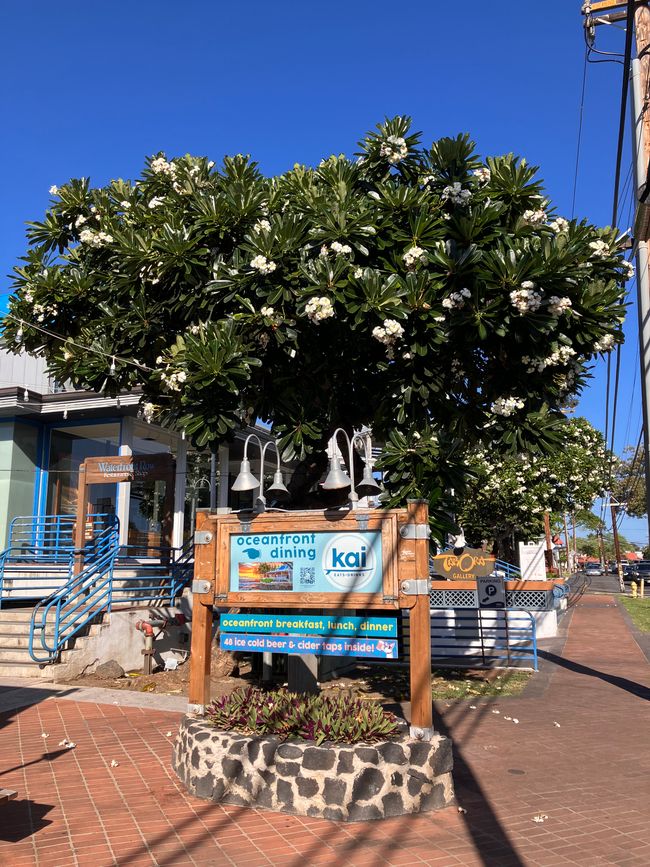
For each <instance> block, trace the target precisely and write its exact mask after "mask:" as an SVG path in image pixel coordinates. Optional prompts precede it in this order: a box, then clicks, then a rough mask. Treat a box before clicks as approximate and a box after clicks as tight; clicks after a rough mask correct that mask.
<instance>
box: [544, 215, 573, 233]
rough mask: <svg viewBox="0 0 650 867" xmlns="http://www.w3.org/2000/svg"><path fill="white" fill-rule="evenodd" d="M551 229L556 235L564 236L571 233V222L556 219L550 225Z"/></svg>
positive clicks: (560, 218)
mask: <svg viewBox="0 0 650 867" xmlns="http://www.w3.org/2000/svg"><path fill="white" fill-rule="evenodd" d="M548 227H549V229H551V230H552V231H553V232H555V234H556V235H563V234H564V233H566V232H568V231H569V221H568V220H565V219H564V217H556V218H555V219H554V220H552V221H551V222H550V223H549V224H548Z"/></svg>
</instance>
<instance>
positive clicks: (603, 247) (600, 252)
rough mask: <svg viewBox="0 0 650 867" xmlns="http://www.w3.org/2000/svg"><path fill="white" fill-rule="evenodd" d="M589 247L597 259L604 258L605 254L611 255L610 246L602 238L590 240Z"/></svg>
mask: <svg viewBox="0 0 650 867" xmlns="http://www.w3.org/2000/svg"><path fill="white" fill-rule="evenodd" d="M589 247H590V248H591V249H592V250H593V253H592V256H594V258H597V259H602V258H603V257H605V256H609V247H608V245H607V244H606V243H605V242H604V241H601V240H600V239H599V240H598V241H590V242H589Z"/></svg>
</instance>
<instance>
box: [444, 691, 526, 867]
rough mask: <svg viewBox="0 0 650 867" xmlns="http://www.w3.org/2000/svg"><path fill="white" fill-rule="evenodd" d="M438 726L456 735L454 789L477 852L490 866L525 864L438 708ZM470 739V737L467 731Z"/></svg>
mask: <svg viewBox="0 0 650 867" xmlns="http://www.w3.org/2000/svg"><path fill="white" fill-rule="evenodd" d="M488 709H489V705H485V706H484V708H482V709H481V710H480V711H479V712H478V714H477V715H476V716H475V717H474V725H473V728H474V729H476V728H477V726H478V724H479V723H480V720H481V718H482V717H483V716H484V715H485V714H487V712H488ZM434 727H435V730H436V732H438V733H439V734H441V735H445V736H446V737H448V738H451V739H452V745H453V751H454V769H453V778H454V789H455V791H456V800H457V801H458V803H459V805H460V807H461V808H463V809H465V810H466V811H467V812H466V813H463V821H464V822H465V827H466V828H467V830H468V832H469V834H470V835H471V837H472V840H473V841H474V845H475V847H476V853H477V855H478V857H479V858H480V859H481V861H482V862H483V864H484V865H486V867H524V862H523V861H522V860H521V858H520V857H519V854H518V852H517V850H516V849H515V847H514V844H513V843H512V841H511V840H510V837H509V836H508V834H507V832H506V830H505V828H504V827H503V825H502V824H501V822H500V821H499V819H498V817H497V815H496V813H495V812H494V810H493V809H492V807H491V806H490V802H489V800H488V799H487V797H486V795H485V792H484V791H483V789H482V787H481V784H480V783H479V781H478V780H477V778H476V776H475V775H474V773H473V771H472V769H471V767H470V766H469V765H468V763H467V762H466V761H465V758H464V756H463V750H462V747H461V746H459V743H458V741H457V740H454V739H453V736H452V733H451V728H450V727H449V726H448V725H447V724H446V723H445V721H444V720H443V718H442V717H441V716H440V714H439V713H438V712H437V711H436V710H435V708H434ZM465 739H466V740H467V741H468V742H469V740H470V738H469V737H468V736H467V735H466V736H465Z"/></svg>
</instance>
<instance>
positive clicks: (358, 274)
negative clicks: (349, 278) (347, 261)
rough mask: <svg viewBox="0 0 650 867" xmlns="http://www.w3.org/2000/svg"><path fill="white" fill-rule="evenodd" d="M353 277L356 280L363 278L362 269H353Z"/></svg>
mask: <svg viewBox="0 0 650 867" xmlns="http://www.w3.org/2000/svg"><path fill="white" fill-rule="evenodd" d="M353 276H354V277H355V278H356V279H357V280H358V279H359V278H360V277H363V268H355V269H354V274H353Z"/></svg>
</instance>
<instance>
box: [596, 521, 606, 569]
mask: <svg viewBox="0 0 650 867" xmlns="http://www.w3.org/2000/svg"><path fill="white" fill-rule="evenodd" d="M596 533H597V534H598V543H599V545H600V567H601V569H602V570H603V572H606V571H607V562H606V560H605V540H604V538H603V530H602V528H601V529H600V530H596Z"/></svg>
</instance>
